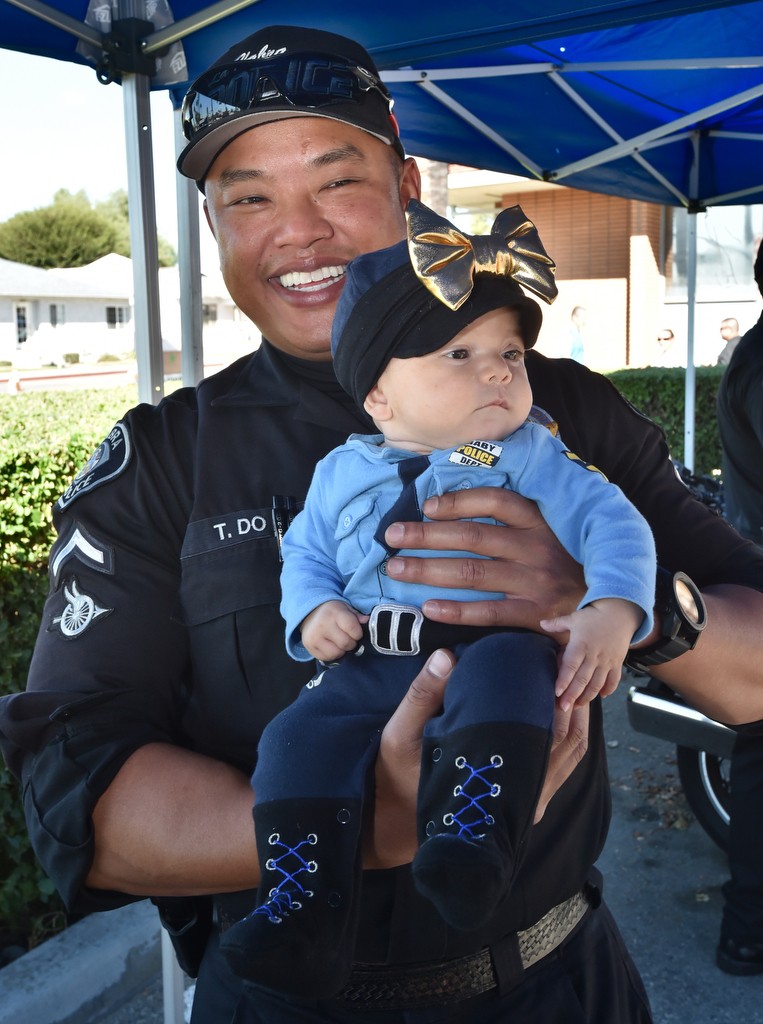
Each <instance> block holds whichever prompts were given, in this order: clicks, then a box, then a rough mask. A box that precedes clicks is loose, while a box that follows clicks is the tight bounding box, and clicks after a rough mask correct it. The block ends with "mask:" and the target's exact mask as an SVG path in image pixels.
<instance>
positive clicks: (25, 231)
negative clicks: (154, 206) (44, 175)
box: [0, 189, 177, 269]
mask: <svg viewBox="0 0 763 1024" xmlns="http://www.w3.org/2000/svg"><path fill="white" fill-rule="evenodd" d="M157 244H158V251H159V263H160V266H172V265H173V264H174V263H175V262H176V261H177V257H176V254H175V251H174V249H173V248H172V246H171V245H170V244H169V242H167V241H165V240H164V239H162V238H159V239H158V240H157ZM110 252H115V253H117V254H118V255H120V256H129V255H130V226H129V214H128V198H127V193H126V192H125V191H124V190H123V189H121V190H119V191H117V192H114V193H112V195H111V196H110V197H109V198H108V199H107V200H104V201H103V202H100V203H97V204H96V205H95V206H93V205H91V203H90V200H89V199H88V197H87V195H86V194H85V193H84V192H82V191H80V192H76V193H72V192H68V191H67V190H66V189H60V190H59V191H58V192H56V194H55V195H54V197H53V202H52V204H51V205H50V206H44V207H41V208H39V209H37V210H29V211H26V212H23V213H17V214H16V215H15V216H14V217H11V218H10V220H7V221H5V223H3V224H0V258H2V259H6V260H13V261H14V262H15V263H26V264H29V265H31V266H34V267H43V268H46V269H49V268H51V267H81V266H84V265H85V264H87V263H92V262H93V261H94V260H97V259H100V257H101V256H106V255H108V253H110Z"/></svg>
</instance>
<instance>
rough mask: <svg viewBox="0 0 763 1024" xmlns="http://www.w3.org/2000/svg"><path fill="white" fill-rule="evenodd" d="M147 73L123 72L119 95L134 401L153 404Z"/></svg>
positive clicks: (155, 277)
mask: <svg viewBox="0 0 763 1024" xmlns="http://www.w3.org/2000/svg"><path fill="white" fill-rule="evenodd" d="M148 87H149V78H148V76H147V75H136V74H124V75H123V76H122V96H123V103H124V115H125V144H126V147H127V192H128V195H129V197H130V255H131V256H132V268H133V283H134V289H135V358H136V361H137V364H138V398H139V400H140V401H141V402H149V403H150V404H152V405H156V404H157V403H158V402H159V401H160V400H161V398H162V396H163V394H164V370H163V365H162V359H163V356H162V327H161V319H160V315H159V256H158V253H157V246H156V199H155V193H154V165H153V153H152V145H151V107H150V103H149V91H148Z"/></svg>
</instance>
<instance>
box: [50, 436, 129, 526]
mask: <svg viewBox="0 0 763 1024" xmlns="http://www.w3.org/2000/svg"><path fill="white" fill-rule="evenodd" d="M131 455H132V445H131V443H130V433H129V431H128V429H127V426H126V424H124V423H117V424H116V425H115V426H114V427H113V429H112V431H111V433H110V434H109V436H108V437H107V438H106V439H105V440H104V441H101V443H100V444H99V445H98V447H97V448H96V449H95V451H94V452H93V454H92V455H91V456H90V458H89V459H88V461H87V464H86V465H85V466H84V467H83V468H82V469H81V470H80V471H79V473H77V475H76V476H75V478H74V479H73V480H72V482H71V483H70V484H69V486H68V487H67V489H66V490H65V491H64V493H63V494H62V495H61V497H60V498H59V499H58V507H59V509H60V510H61V511H62V512H63V510H64V509H65V508H68V507H69V505H71V503H72V502H73V501H74V500H75V498H79V497H81V496H82V495H83V494H87V493H88V492H89V491H92V490H94V488H96V487H100V485H101V484H105V483H108V481H109V480H113V479H114V477H116V476H119V474H120V473H122V472H123V471H124V470H125V469H126V468H127V464H128V463H129V461H130V456H131Z"/></svg>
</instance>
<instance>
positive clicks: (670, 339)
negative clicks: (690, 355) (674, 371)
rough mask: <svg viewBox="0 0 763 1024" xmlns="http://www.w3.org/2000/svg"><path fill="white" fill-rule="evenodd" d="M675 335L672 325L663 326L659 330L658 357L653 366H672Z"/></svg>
mask: <svg viewBox="0 0 763 1024" xmlns="http://www.w3.org/2000/svg"><path fill="white" fill-rule="evenodd" d="M675 340H676V338H675V335H674V334H673V331H672V330H671V329H670V327H663V328H662V329H661V330H659V331H658V332H657V358H656V359H655V361H654V363H653V364H652V365H653V366H672V365H673V362H672V353H673V345H674V344H675Z"/></svg>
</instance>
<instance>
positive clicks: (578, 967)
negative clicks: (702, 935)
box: [191, 903, 652, 1024]
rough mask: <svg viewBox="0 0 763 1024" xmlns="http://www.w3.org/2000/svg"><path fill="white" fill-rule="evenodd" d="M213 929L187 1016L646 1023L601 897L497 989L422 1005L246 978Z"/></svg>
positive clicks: (266, 1022) (277, 1020) (307, 1023)
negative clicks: (345, 1001)
mask: <svg viewBox="0 0 763 1024" xmlns="http://www.w3.org/2000/svg"><path fill="white" fill-rule="evenodd" d="M217 942H218V936H217V933H216V932H215V933H214V934H213V935H212V937H211V939H210V944H209V946H208V948H207V953H206V955H205V957H204V963H203V964H202V968H201V971H200V973H199V977H198V980H197V983H196V996H195V999H194V1004H193V1014H192V1017H191V1024H228V1022H230V1024H439V1022H442V1024H446V1022H447V1024H614V1022H615V1021H616V1022H617V1024H652V1015H651V1012H650V1009H649V1003H648V999H647V995H646V992H645V990H644V986H643V983H642V981H641V978H640V977H639V974H638V971H637V970H636V967H635V965H634V964H633V961H632V960H631V958H630V955H629V954H628V951H627V949H626V948H625V944H624V942H623V940H622V938H621V936H620V933H619V931H618V929H617V926H616V924H615V922H614V920H613V919H612V916H611V914H610V913H609V910H608V909H607V907H606V905H605V904H603V903H602V904H601V905H600V906H599V907H597V908H596V909H591V910H590V911H589V912H588V913H587V914H586V916H585V917H584V918H583V920H582V921H581V922H580V924H579V925H578V926H577V928H575V930H574V931H573V932H572V933H571V934H570V936H569V937H568V938H567V939H566V941H565V942H563V943H562V945H561V946H559V947H558V948H557V949H556V950H554V951H553V952H552V953H550V954H549V955H548V956H547V957H545V958H544V959H543V960H541V961H539V962H538V963H537V964H534V965H533V966H532V967H531V968H530V969H529V970H528V971H527V972H526V974H525V977H524V979H523V981H522V982H521V983H520V984H519V985H517V986H516V987H515V988H514V989H512V991H510V992H508V993H507V994H505V995H503V996H501V995H499V993H498V992H497V990H496V991H491V992H487V993H485V994H484V995H482V996H478V997H477V998H476V999H471V1000H467V1001H465V1002H462V1003H458V1004H451V1005H450V1006H443V1007H433V1008H431V1009H427V1010H416V1011H397V1010H386V1011H383V1012H376V1011H371V1012H363V1013H353V1012H349V1013H348V1012H347V1011H346V1010H342V1009H337V1008H336V1006H335V1005H332V1003H308V1002H301V1001H295V1000H289V999H286V998H283V997H280V996H277V995H274V994H273V993H272V992H269V991H266V990H265V989H258V988H256V987H255V986H253V985H247V984H246V983H243V982H241V981H240V980H239V979H238V978H236V977H235V976H234V975H233V974H232V972H230V970H229V969H228V968H227V966H226V964H225V963H224V961H223V960H222V957H221V956H220V955H219V953H218V951H217Z"/></svg>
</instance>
